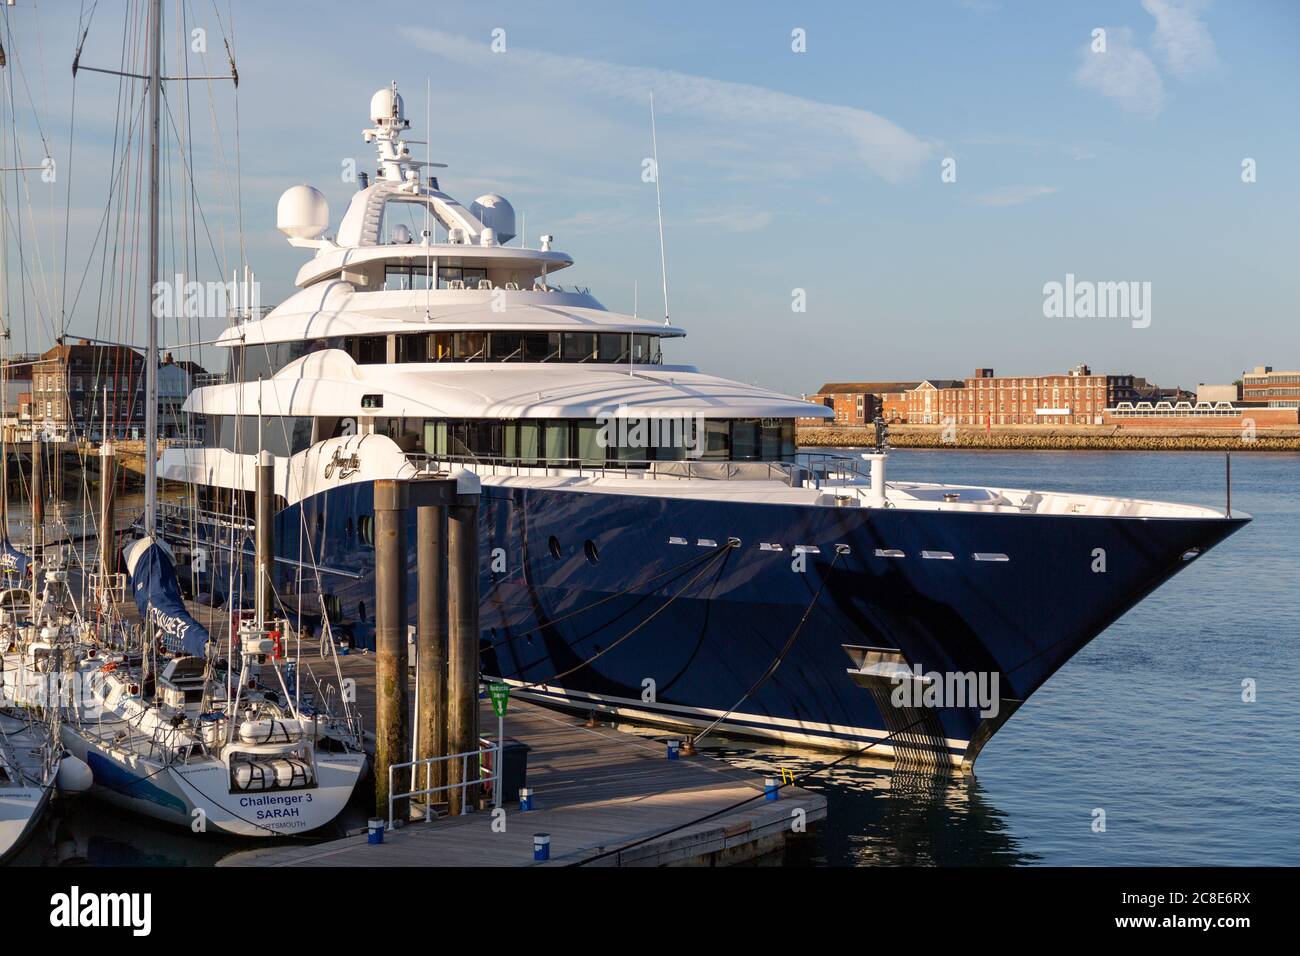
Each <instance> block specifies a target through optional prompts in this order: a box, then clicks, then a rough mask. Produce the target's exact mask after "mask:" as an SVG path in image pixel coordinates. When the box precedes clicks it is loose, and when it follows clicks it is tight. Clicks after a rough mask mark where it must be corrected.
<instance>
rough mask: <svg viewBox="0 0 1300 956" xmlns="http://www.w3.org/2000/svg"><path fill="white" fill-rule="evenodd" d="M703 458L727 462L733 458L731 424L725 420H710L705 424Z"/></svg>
mask: <svg viewBox="0 0 1300 956" xmlns="http://www.w3.org/2000/svg"><path fill="white" fill-rule="evenodd" d="M703 457H705V458H709V459H713V460H715V461H718V460H720V461H726V460H727V459H729V458H730V457H731V423H730V422H728V421H726V420H725V419H710V420H708V421H705V423H704V453H703Z"/></svg>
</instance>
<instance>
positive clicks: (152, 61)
mask: <svg viewBox="0 0 1300 956" xmlns="http://www.w3.org/2000/svg"><path fill="white" fill-rule="evenodd" d="M149 41H150V42H149V291H148V294H147V295H146V296H145V302H146V303H148V306H149V341H148V344H147V346H146V347H145V358H144V533H145V534H146V535H148V536H151V535H153V534H154V532H155V530H156V527H155V525H156V522H157V514H156V512H157V510H158V316H157V315H156V314H155V312H154V307H153V297H154V287H155V286H156V285H157V284H158V225H159V224H158V149H159V143H158V140H159V125H160V124H159V99H160V94H161V92H162V90H161V87H162V0H152V3H151V4H150V12H149Z"/></svg>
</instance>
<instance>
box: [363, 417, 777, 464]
mask: <svg viewBox="0 0 1300 956" xmlns="http://www.w3.org/2000/svg"><path fill="white" fill-rule="evenodd" d="M374 426H375V432H376V433H377V434H381V435H387V436H388V437H389V438H391V439H392V440H393V441H394V442H396V443H397V445H398V446H399V447H400V448H401V449H402V451H404V452H407V453H422V454H427V455H431V456H433V457H435V458H448V459H469V460H479V461H489V460H490V461H505V462H513V463H517V464H521V465H545V464H550V465H565V464H569V465H573V464H583V465H602V464H605V463H607V462H621V463H638V462H651V461H686V460H694V459H698V460H701V461H780V460H783V459H789V458H791V457H793V456H794V454H795V451H796V448H795V429H794V420H793V419H789V418H737V419H705V420H704V422H703V430H702V431H701V429H700V427H699V425H698V424H697V423H695V422H693V421H690V420H686V421H672V422H668V421H663V422H660V423H657V424H656V425H655V426H654V427H653V428H651V427H650V426H649V425H648V424H647V425H646V426H645V431H643V432H642V433H641V434H639V435H638V434H636V433H635V431H634V430H633V429H625V430H624V431H622V432H619V431H618V430H616V429H614V428H611V427H610V426H609V425H608V424H607V423H604V422H599V421H597V420H595V419H581V418H537V419H512V420H504V421H503V420H497V419H436V418H396V417H393V418H384V417H381V418H376V419H375V420H374ZM620 442H622V443H621V444H620Z"/></svg>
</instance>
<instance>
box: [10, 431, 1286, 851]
mask: <svg viewBox="0 0 1300 956" xmlns="http://www.w3.org/2000/svg"><path fill="white" fill-rule="evenodd" d="M889 473H890V477H891V478H899V479H918V480H932V481H947V482H953V483H963V482H969V483H986V482H987V483H990V484H1001V485H1006V486H1009V487H1020V488H1026V487H1036V488H1044V489H1060V490H1073V491H1078V492H1084V493H1096V494H1114V495H1126V496H1133V497H1142V498H1159V499H1167V500H1173V501H1185V502H1189V503H1196V504H1206V505H1214V506H1221V505H1222V502H1223V498H1224V466H1223V456H1222V455H1217V454H1199V453H1190V452H1186V453H1149V454H1148V453H1136V452H1134V453H1129V452H1110V453H1090V452H1033V453H1016V452H958V451H947V450H945V451H908V450H898V451H895V452H894V453H893V454H892V455H891V456H890V461H889ZM1232 500H1233V508H1234V510H1241V511H1247V512H1249V513H1251V514H1252V515H1253V516H1254V518H1255V520H1254V522H1253V523H1252V524H1250V525H1248V526H1247V527H1246V528H1245V529H1244V530H1243V531H1241V532H1239V533H1238V534H1236V535H1234V536H1233V537H1232V538H1230V539H1228V541H1226V542H1225V543H1223V544H1222V545H1220V546H1219V547H1218V548H1216V549H1215V550H1214V551H1212V552H1210V553H1209V554H1208V555H1206V556H1205V557H1204V558H1202V559H1201V560H1199V561H1197V562H1195V563H1194V564H1193V565H1192V566H1191V567H1189V568H1188V569H1186V570H1185V571H1183V572H1182V573H1181V574H1179V575H1178V576H1177V577H1175V578H1174V579H1173V580H1172V581H1170V582H1169V583H1168V584H1166V585H1165V586H1164V587H1163V588H1162V589H1160V590H1159V591H1157V592H1156V593H1155V594H1154V595H1152V596H1151V597H1149V598H1148V599H1147V600H1146V601H1145V602H1143V603H1142V604H1140V605H1139V606H1138V607H1137V608H1135V609H1134V610H1132V611H1130V612H1129V614H1127V615H1126V616H1125V617H1124V618H1122V619H1121V620H1120V621H1118V622H1117V623H1116V624H1115V625H1114V626H1112V627H1111V628H1110V629H1109V630H1108V631H1106V632H1105V633H1104V634H1102V635H1101V636H1100V637H1099V638H1097V640H1095V641H1094V642H1093V643H1092V644H1090V645H1089V646H1088V647H1087V648H1085V649H1084V650H1083V651H1082V652H1081V653H1080V654H1079V655H1078V656H1077V657H1075V658H1074V659H1073V660H1072V661H1071V662H1070V663H1069V664H1067V665H1066V666H1065V667H1064V668H1063V669H1062V670H1061V671H1060V672H1058V673H1057V674H1056V675H1055V676H1054V677H1053V678H1052V679H1051V680H1050V681H1049V682H1048V683H1047V684H1046V686H1044V687H1043V688H1042V689H1041V690H1040V691H1039V692H1038V693H1037V694H1035V695H1034V696H1033V697H1032V698H1031V699H1030V700H1029V702H1028V703H1027V704H1026V705H1024V706H1023V707H1022V708H1021V709H1020V711H1019V712H1018V713H1017V714H1016V715H1015V716H1014V717H1013V718H1012V719H1011V720H1010V721H1009V722H1008V723H1007V725H1006V726H1005V727H1004V728H1003V729H1002V730H1001V731H1000V732H999V733H998V735H997V736H996V737H995V738H994V739H993V742H992V743H991V744H989V746H988V747H987V748H986V749H985V751H984V752H983V754H982V755H981V756H980V758H979V762H978V764H977V768H976V769H977V772H976V774H975V776H974V778H973V779H972V778H956V779H952V780H947V781H940V782H938V783H936V782H935V781H933V780H931V779H928V778H918V777H914V776H906V775H899V774H895V773H894V772H893V771H892V769H891V768H890V766H889V764H887V763H879V762H876V763H873V762H869V761H856V762H845V763H842V764H840V765H839V766H837V767H836V768H835V769H834V770H832V771H830V772H829V773H827V774H826V775H825V776H824V777H822V778H819V779H816V780H814V781H812V782H810V783H809V784H808V786H809V787H810V788H811V789H818V790H821V791H822V792H824V793H825V794H826V797H827V801H828V804H829V817H828V820H827V821H826V822H825V823H824V824H823V825H822V826H821V827H820V828H819V831H818V832H817V834H816V837H815V840H814V841H812V843H811V844H810V846H809V847H807V848H806V851H805V853H806V856H807V859H806V862H812V863H816V864H823V865H833V866H871V865H879V864H915V865H933V864H937V865H944V866H953V865H1004V864H1005V865H1023V864H1057V865H1089V866H1092V865H1130V864H1132V865H1137V864H1150V865H1194V864H1203V865H1239V864H1266V865H1275V864H1290V865H1296V864H1298V863H1300V770H1297V766H1296V754H1297V753H1300V694H1298V693H1297V688H1298V687H1300V589H1298V588H1297V583H1296V582H1297V576H1298V575H1300V560H1298V559H1300V455H1293V454H1292V455H1283V454H1239V455H1237V456H1235V457H1234V459H1233V496H1232ZM1246 678H1251V679H1253V680H1255V682H1256V684H1257V687H1258V699H1257V700H1256V701H1255V702H1254V703H1244V702H1243V701H1242V699H1241V696H1242V681H1243V680H1244V679H1246ZM713 752H715V753H717V754H718V755H719V756H721V757H722V758H723V759H726V760H728V761H730V762H732V763H734V764H735V765H737V766H739V767H744V768H747V769H751V770H754V771H756V772H767V771H771V770H774V769H776V768H779V767H786V768H789V769H792V770H794V771H796V772H798V771H801V770H805V769H810V768H814V767H817V766H820V765H822V764H824V763H825V762H826V761H827V760H828V757H827V756H826V755H825V754H819V753H815V752H809V751H799V750H783V749H774V748H768V747H766V746H758V747H756V746H755V745H752V744H748V743H743V742H730V743H728V744H726V745H725V746H719V747H716V748H713ZM1097 809H1101V810H1104V811H1105V813H1106V830H1105V832H1104V833H1098V832H1093V820H1094V811H1095V810H1097ZM353 811H354V812H353V814H352V815H353V816H354V817H355V818H356V819H355V820H353V821H351V822H353V823H357V822H359V821H360V819H362V818H363V816H364V813H363V808H361V807H360V806H359V805H358V806H357V807H354V808H353ZM237 846H238V845H237V844H233V843H226V842H223V841H219V840H215V839H214V838H213V837H211V836H208V837H203V838H195V837H191V836H190V835H188V834H186V833H184V832H178V831H173V830H169V829H165V828H160V827H155V826H153V825H151V824H149V823H148V822H147V821H143V820H140V819H138V818H135V817H132V816H129V815H126V814H121V813H117V812H115V811H112V810H110V809H107V808H105V807H103V806H102V805H100V804H98V803H96V802H94V801H89V800H85V801H80V802H79V803H78V804H76V805H74V806H72V807H69V808H66V809H64V810H62V811H56V812H55V813H53V814H51V817H50V820H49V821H48V822H47V824H46V828H45V830H44V831H43V832H42V833H41V834H38V835H37V838H36V839H35V840H34V841H33V843H32V845H31V846H29V848H28V849H27V850H26V851H25V853H24V856H23V858H22V861H21V862H25V863H29V864H58V863H68V864H89V865H98V866H104V865H117V864H137V865H139V864H145V865H148V864H159V865H185V864H188V865H204V864H209V863H212V862H214V861H215V860H217V859H219V858H220V857H221V856H224V855H226V854H227V853H229V852H231V851H232V850H234V849H236V848H237Z"/></svg>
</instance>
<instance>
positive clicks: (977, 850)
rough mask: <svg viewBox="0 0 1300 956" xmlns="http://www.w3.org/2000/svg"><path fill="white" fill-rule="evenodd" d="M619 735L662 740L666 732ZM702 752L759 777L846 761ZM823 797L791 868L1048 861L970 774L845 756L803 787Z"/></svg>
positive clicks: (786, 752)
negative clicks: (822, 809) (822, 813)
mask: <svg viewBox="0 0 1300 956" xmlns="http://www.w3.org/2000/svg"><path fill="white" fill-rule="evenodd" d="M618 729H619V730H621V731H626V732H628V733H634V734H638V735H639V736H642V737H647V738H650V739H655V740H667V739H668V737H669V736H670V735H666V734H664V733H663V731H662V730H658V731H655V730H648V729H645V728H637V727H634V726H632V725H624V724H620V725H618ZM697 749H698V750H699V752H700V753H702V754H706V755H708V756H711V757H716V758H719V759H721V760H724V761H726V762H727V763H728V764H730V765H731V766H733V767H736V768H737V769H740V770H745V771H750V772H753V773H754V774H755V776H759V775H761V776H765V777H767V776H772V777H779V776H780V775H781V771H782V770H785V771H788V772H790V773H793V774H794V775H795V776H796V777H797V776H799V775H800V774H802V773H807V772H809V771H816V770H821V768H827V765H828V764H830V763H832V762H834V761H836V760H837V759H839V756H840V755H836V754H828V753H824V752H820V751H814V750H802V749H799V748H795V747H783V746H780V745H775V744H772V745H769V744H753V743H751V742H749V741H736V740H728V739H725V738H720V737H712V736H710V737H708V738H706V739H705V741H704V746H699V745H697ZM801 786H803V787H804V788H805V789H808V790H812V791H815V792H817V793H820V794H822V795H823V796H825V797H826V815H827V820H826V822H825V823H823V824H822V825H820V826H818V827H816V828H815V832H814V839H813V840H811V841H809V843H808V844H807V845H803V846H801V845H799V844H796V845H795V847H794V848H793V849H794V850H795V854H794V855H793V856H791V855H787V858H786V860H785V862H786V863H787V864H789V865H799V864H803V865H812V866H1023V865H1026V864H1033V863H1039V862H1041V858H1040V857H1039V856H1038V855H1037V854H1035V853H1031V852H1029V851H1027V850H1024V849H1022V847H1021V842H1020V841H1019V840H1018V839H1017V838H1016V837H1015V836H1014V835H1013V834H1012V833H1011V829H1010V822H1009V819H1008V816H1007V814H1006V813H1005V812H1003V811H1002V810H1000V809H999V808H997V807H996V806H994V805H993V804H991V803H990V802H989V800H988V798H987V795H986V793H985V791H984V789H983V787H981V785H980V782H979V779H978V778H977V777H974V776H972V775H969V774H965V775H963V774H958V773H954V772H944V771H940V772H934V771H925V770H915V769H906V768H902V767H895V765H894V763H893V762H892V761H890V760H885V759H881V758H872V757H868V756H861V757H845V758H844V759H842V760H840V762H838V763H835V765H834V766H832V767H829V768H827V769H825V770H824V771H822V772H820V773H818V774H817V776H815V777H813V778H811V779H809V780H807V781H805V782H803V783H802V784H801Z"/></svg>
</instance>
